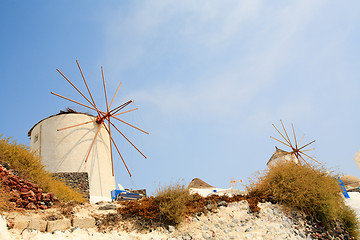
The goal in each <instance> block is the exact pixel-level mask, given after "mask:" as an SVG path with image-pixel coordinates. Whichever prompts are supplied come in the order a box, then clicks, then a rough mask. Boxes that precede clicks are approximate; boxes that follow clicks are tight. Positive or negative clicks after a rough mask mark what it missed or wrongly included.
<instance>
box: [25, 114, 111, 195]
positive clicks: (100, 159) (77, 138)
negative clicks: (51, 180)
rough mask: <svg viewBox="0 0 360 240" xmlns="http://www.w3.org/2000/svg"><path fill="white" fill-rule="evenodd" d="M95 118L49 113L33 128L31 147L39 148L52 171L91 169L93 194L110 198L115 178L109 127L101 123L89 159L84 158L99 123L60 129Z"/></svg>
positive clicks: (89, 172) (90, 184) (46, 166)
mask: <svg viewBox="0 0 360 240" xmlns="http://www.w3.org/2000/svg"><path fill="white" fill-rule="evenodd" d="M94 119H95V117H93V116H89V115H86V114H79V113H68V114H61V115H55V116H52V117H49V118H47V119H45V120H43V121H41V122H40V123H38V124H37V125H36V126H35V127H34V128H33V130H32V132H31V144H30V148H31V150H32V151H37V152H38V154H39V155H40V156H41V158H42V161H43V163H44V165H45V169H46V170H48V171H49V172H53V173H57V172H88V174H89V187H90V196H91V197H100V198H102V197H103V198H108V199H111V195H110V191H111V190H114V189H115V178H114V177H113V176H112V167H111V153H110V139H109V135H108V133H107V131H106V129H105V128H104V127H103V126H102V128H101V130H100V132H99V134H98V136H97V138H96V141H95V143H94V146H93V148H92V150H91V153H90V155H89V158H88V160H87V163H85V158H86V155H87V153H88V151H89V149H90V146H91V143H92V141H93V139H94V137H95V134H96V131H97V128H98V124H97V123H95V122H93V123H88V124H85V125H82V126H77V127H73V128H69V129H65V130H62V131H57V129H60V128H64V127H68V126H73V125H76V124H80V123H84V122H88V121H92V120H94Z"/></svg>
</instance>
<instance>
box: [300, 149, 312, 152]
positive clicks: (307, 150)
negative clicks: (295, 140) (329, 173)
mask: <svg viewBox="0 0 360 240" xmlns="http://www.w3.org/2000/svg"><path fill="white" fill-rule="evenodd" d="M312 150H315V148H310V149H306V150H301V151H302V152H309V151H312Z"/></svg>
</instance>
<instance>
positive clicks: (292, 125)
mask: <svg viewBox="0 0 360 240" xmlns="http://www.w3.org/2000/svg"><path fill="white" fill-rule="evenodd" d="M291 127H292V130H293V133H294V139H295V148H297V146H298V145H297V140H296V135H295V130H294V124H291Z"/></svg>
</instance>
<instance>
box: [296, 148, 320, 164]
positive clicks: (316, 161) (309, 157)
mask: <svg viewBox="0 0 360 240" xmlns="http://www.w3.org/2000/svg"><path fill="white" fill-rule="evenodd" d="M299 153H301V154H304V155H305V156H307V157H308V158H310V159H312V160H314V161H315V162H317V163H318V164H321V163H320V162H318V161H316V160H315V159H314V158H312V157H310V156H309V155H307V154H306V153H304V152H303V151H299Z"/></svg>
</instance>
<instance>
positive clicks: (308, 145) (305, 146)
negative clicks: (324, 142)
mask: <svg viewBox="0 0 360 240" xmlns="http://www.w3.org/2000/svg"><path fill="white" fill-rule="evenodd" d="M314 142H315V140H314V141H312V142H309V143H308V144H306V145H304V146H302V147H301V148H299V150H301V149H303V148H304V147H307V146H309V145H310V144H312V143H314Z"/></svg>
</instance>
